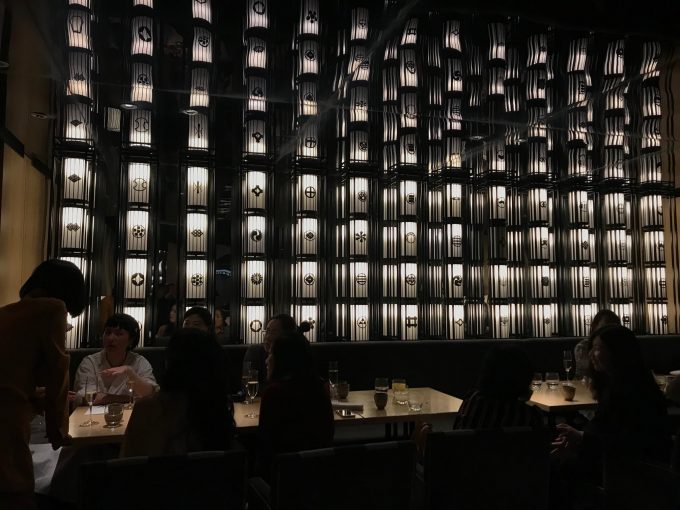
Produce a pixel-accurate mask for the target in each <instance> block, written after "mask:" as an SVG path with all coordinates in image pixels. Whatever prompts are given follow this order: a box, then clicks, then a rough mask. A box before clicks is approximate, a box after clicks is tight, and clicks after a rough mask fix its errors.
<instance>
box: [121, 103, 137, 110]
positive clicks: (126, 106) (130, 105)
mask: <svg viewBox="0 0 680 510" xmlns="http://www.w3.org/2000/svg"><path fill="white" fill-rule="evenodd" d="M120 107H121V108H122V109H123V110H136V109H137V105H135V104H133V103H121V104H120Z"/></svg>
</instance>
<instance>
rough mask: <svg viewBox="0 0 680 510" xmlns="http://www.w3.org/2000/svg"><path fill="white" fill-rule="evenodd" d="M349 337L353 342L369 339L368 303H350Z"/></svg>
mask: <svg viewBox="0 0 680 510" xmlns="http://www.w3.org/2000/svg"><path fill="white" fill-rule="evenodd" d="M349 317H350V331H351V333H350V339H351V340H352V341H353V342H363V341H367V340H370V337H369V334H370V328H369V320H370V315H369V310H368V305H350V307H349Z"/></svg>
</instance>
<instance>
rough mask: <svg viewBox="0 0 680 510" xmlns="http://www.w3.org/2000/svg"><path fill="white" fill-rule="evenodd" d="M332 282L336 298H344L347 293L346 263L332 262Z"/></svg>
mask: <svg viewBox="0 0 680 510" xmlns="http://www.w3.org/2000/svg"><path fill="white" fill-rule="evenodd" d="M332 270H333V283H334V285H335V293H336V295H337V297H338V298H346V297H347V296H348V295H349V293H348V292H347V289H346V287H347V284H348V283H347V282H348V276H347V275H348V274H349V271H348V268H347V265H346V264H334V265H333V268H332Z"/></svg>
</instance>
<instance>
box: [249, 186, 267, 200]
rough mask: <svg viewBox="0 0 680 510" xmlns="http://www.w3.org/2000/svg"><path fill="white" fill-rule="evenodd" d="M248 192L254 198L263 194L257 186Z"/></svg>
mask: <svg viewBox="0 0 680 510" xmlns="http://www.w3.org/2000/svg"><path fill="white" fill-rule="evenodd" d="M250 192H251V193H252V194H253V195H255V196H256V197H259V196H260V195H261V194H262V193H264V190H263V189H262V188H260V185H259V184H256V185H255V187H254V188H253V189H251V190H250Z"/></svg>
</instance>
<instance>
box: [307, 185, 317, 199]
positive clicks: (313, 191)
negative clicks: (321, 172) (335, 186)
mask: <svg viewBox="0 0 680 510" xmlns="http://www.w3.org/2000/svg"><path fill="white" fill-rule="evenodd" d="M305 196H306V197H307V198H314V197H315V196H316V189H315V188H314V186H307V187H306V188H305Z"/></svg>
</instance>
